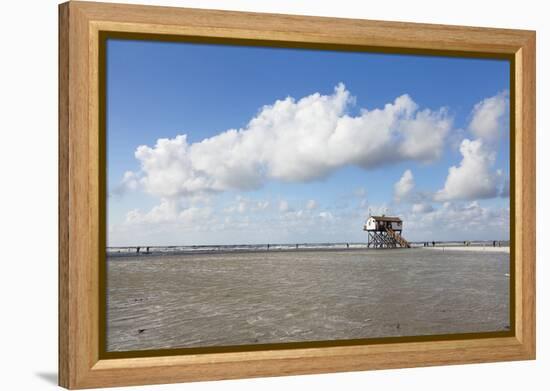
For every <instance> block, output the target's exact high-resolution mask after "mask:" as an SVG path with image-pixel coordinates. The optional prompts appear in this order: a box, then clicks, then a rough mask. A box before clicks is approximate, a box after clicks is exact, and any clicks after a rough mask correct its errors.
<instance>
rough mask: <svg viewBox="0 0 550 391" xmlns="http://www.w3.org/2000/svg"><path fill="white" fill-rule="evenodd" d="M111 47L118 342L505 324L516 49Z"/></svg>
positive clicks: (184, 343) (315, 338) (108, 94)
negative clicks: (444, 52)
mask: <svg viewBox="0 0 550 391" xmlns="http://www.w3.org/2000/svg"><path fill="white" fill-rule="evenodd" d="M105 45H106V47H105V63H104V64H103V66H104V67H105V86H104V88H105V99H106V102H105V110H106V113H105V114H106V123H105V130H106V134H105V141H106V158H107V164H106V185H107V194H105V197H106V207H107V211H106V222H107V226H106V243H107V248H106V258H105V288H106V292H105V311H106V315H105V325H104V327H105V339H106V340H105V349H106V351H107V352H132V351H140V352H146V351H155V350H165V349H185V348H221V347H241V348H242V347H247V346H248V347H251V346H260V345H265V346H270V345H274V344H291V343H312V344H314V343H320V342H324V341H325V342H326V341H336V342H338V341H341V342H342V343H344V342H345V341H366V343H368V341H373V340H380V339H387V340H388V341H393V340H395V339H396V338H397V339H399V338H403V337H407V338H416V337H422V338H445V336H447V337H450V336H452V335H464V336H466V337H467V336H473V337H475V336H479V335H486V336H487V335H488V336H490V335H501V334H502V333H508V332H510V329H511V327H512V325H513V319H512V317H511V313H512V308H511V307H512V306H511V303H512V302H513V300H512V298H511V294H512V293H511V290H510V284H511V283H510V279H511V277H510V274H511V272H512V268H511V263H510V244H511V243H510V231H511V229H510V228H511V221H510V205H511V203H510V182H511V163H510V162H511V159H510V154H511V150H512V146H511V130H510V113H511V109H510V71H511V64H510V61H509V60H504V59H490V58H466V57H453V56H434V55H420V54H418V55H416V54H415V55H412V54H390V53H373V52H361V51H355V52H352V51H345V50H314V49H303V48H300V49H298V48H277V47H262V46H239V45H227V44H211V43H192V42H163V41H155V40H147V39H132V38H128V39H126V38H116V39H115V38H108V39H107V41H106V44H105Z"/></svg>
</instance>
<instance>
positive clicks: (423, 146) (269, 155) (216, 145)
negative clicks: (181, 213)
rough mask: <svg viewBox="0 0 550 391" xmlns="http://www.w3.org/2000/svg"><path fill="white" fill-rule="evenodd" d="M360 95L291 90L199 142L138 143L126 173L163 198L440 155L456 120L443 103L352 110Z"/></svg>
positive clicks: (399, 102)
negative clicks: (238, 124) (296, 94)
mask: <svg viewBox="0 0 550 391" xmlns="http://www.w3.org/2000/svg"><path fill="white" fill-rule="evenodd" d="M354 102H355V99H354V98H353V97H352V96H351V95H350V92H349V91H348V90H347V89H346V88H345V86H344V85H343V84H339V85H338V86H336V88H335V89H334V93H333V94H331V95H321V94H319V93H314V94H312V95H309V96H306V97H303V98H301V99H299V100H296V99H294V98H292V97H288V98H286V99H283V100H277V101H276V102H275V103H273V104H272V105H266V106H263V107H262V108H261V109H260V111H259V112H258V114H257V115H256V116H255V117H254V118H252V119H251V120H250V122H249V123H248V124H247V125H246V126H245V127H244V128H242V129H229V130H226V131H224V132H222V133H220V134H218V135H216V136H213V137H210V138H207V139H204V140H202V141H200V142H195V143H189V142H188V140H187V136H186V135H178V136H175V137H174V138H163V139H159V140H157V142H156V144H155V145H154V146H146V145H142V146H139V147H138V148H137V150H136V152H135V157H136V159H137V160H138V161H139V162H140V166H141V168H140V170H139V171H137V172H132V173H130V174H128V176H127V177H126V178H125V180H127V181H128V183H129V185H130V187H134V188H135V187H136V186H137V184H139V185H140V186H141V187H142V188H144V189H145V190H146V191H147V192H148V193H150V194H153V195H156V196H158V197H166V198H168V197H174V196H178V197H182V196H183V197H187V196H192V195H195V194H208V193H212V192H221V191H225V190H252V189H257V188H260V187H262V186H263V185H264V184H265V183H266V182H267V181H268V180H281V181H286V182H307V181H312V180H316V179H320V178H323V177H326V176H328V175H329V174H330V173H332V172H334V171H335V170H337V169H339V168H342V167H344V166H350V165H354V166H359V167H362V168H365V169H369V168H372V167H376V166H380V165H383V164H387V163H392V162H396V161H403V160H415V161H419V162H431V161H433V160H436V159H438V158H439V157H440V156H441V153H442V150H443V147H444V140H445V137H446V135H447V133H448V132H449V130H450V128H451V125H452V119H451V118H450V116H449V115H448V113H447V111H446V110H445V109H438V110H435V111H432V110H429V109H423V110H420V109H419V108H418V106H417V104H416V103H415V102H414V101H413V100H412V99H411V98H410V97H409V96H408V95H402V96H400V97H398V98H397V99H395V100H394V101H393V102H391V103H387V104H386V105H385V106H384V107H383V108H380V109H374V110H370V111H369V110H366V109H363V110H361V111H360V113H359V114H358V115H355V116H352V115H350V114H349V112H350V109H351V108H352V106H353V105H354Z"/></svg>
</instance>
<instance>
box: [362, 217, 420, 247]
mask: <svg viewBox="0 0 550 391" xmlns="http://www.w3.org/2000/svg"><path fill="white" fill-rule="evenodd" d="M363 231H367V234H368V242H369V244H368V247H374V248H396V247H406V248H410V247H411V245H410V244H409V242H407V241H406V240H405V238H404V237H403V236H401V232H402V231H403V221H402V220H401V219H400V218H399V217H394V216H385V215H382V216H369V218H368V219H367V222H366V223H365V225H364V226H363Z"/></svg>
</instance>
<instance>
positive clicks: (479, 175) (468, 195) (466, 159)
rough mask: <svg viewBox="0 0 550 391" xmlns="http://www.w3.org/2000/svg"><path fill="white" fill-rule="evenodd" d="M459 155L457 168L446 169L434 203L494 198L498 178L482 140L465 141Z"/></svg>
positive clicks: (492, 160) (491, 156)
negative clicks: (460, 155)
mask: <svg viewBox="0 0 550 391" xmlns="http://www.w3.org/2000/svg"><path fill="white" fill-rule="evenodd" d="M460 153H461V154H462V161H461V162H460V165H458V166H452V167H450V168H449V174H448V176H447V180H446V181H445V186H444V187H443V189H441V190H440V191H438V192H437V193H436V194H435V197H434V198H435V200H436V201H448V200H475V199H481V198H492V197H495V196H497V194H498V182H499V181H498V179H499V175H498V174H497V173H496V172H494V171H492V166H493V164H494V162H495V154H494V152H492V151H490V150H488V149H487V148H486V147H485V146H484V144H483V142H482V141H481V139H477V140H473V141H472V140H469V139H464V140H463V141H462V144H461V145H460Z"/></svg>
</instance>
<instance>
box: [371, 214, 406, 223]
mask: <svg viewBox="0 0 550 391" xmlns="http://www.w3.org/2000/svg"><path fill="white" fill-rule="evenodd" d="M371 217H372V218H373V219H375V220H377V221H395V222H399V223H401V222H402V220H401V219H400V218H399V217H394V216H371Z"/></svg>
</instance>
